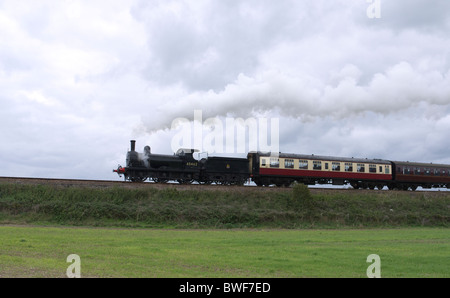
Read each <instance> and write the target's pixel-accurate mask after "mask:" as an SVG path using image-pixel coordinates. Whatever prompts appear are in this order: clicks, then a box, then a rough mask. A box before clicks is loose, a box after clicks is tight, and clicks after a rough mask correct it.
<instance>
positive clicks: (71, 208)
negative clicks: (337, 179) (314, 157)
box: [0, 181, 450, 229]
mask: <svg viewBox="0 0 450 298" xmlns="http://www.w3.org/2000/svg"><path fill="white" fill-rule="evenodd" d="M0 224H31V225H70V226H102V227H135V228H206V229H208V228H220V229H223V228H286V229H296V228H301V229H303V228H368V227H369V228H371V227H373V228H379V227H389V228H392V227H419V226H424V227H449V226H450V192H437V191H434V192H411V191H359V190H317V189H308V188H307V187H305V186H304V185H297V186H294V187H291V188H283V189H278V190H274V189H271V188H256V187H255V188H252V187H217V188H214V187H213V186H210V187H203V186H198V187H184V186H183V187H181V186H180V187H179V186H177V185H165V186H164V187H162V186H161V185H155V184H150V183H146V184H141V185H140V186H137V187H130V184H128V183H122V184H115V185H108V186H104V187H92V186H88V185H74V184H67V183H66V184H62V185H61V184H54V183H53V184H49V183H40V184H37V183H11V182H5V181H3V182H1V183H0Z"/></svg>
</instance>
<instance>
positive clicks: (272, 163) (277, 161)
mask: <svg viewBox="0 0 450 298" xmlns="http://www.w3.org/2000/svg"><path fill="white" fill-rule="evenodd" d="M270 167H271V168H279V167H280V159H279V158H271V159H270Z"/></svg>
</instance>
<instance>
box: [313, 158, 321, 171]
mask: <svg viewBox="0 0 450 298" xmlns="http://www.w3.org/2000/svg"><path fill="white" fill-rule="evenodd" d="M313 170H322V162H321V161H318V160H315V161H313Z"/></svg>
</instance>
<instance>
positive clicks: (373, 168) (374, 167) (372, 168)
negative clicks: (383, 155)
mask: <svg viewBox="0 0 450 298" xmlns="http://www.w3.org/2000/svg"><path fill="white" fill-rule="evenodd" d="M376 172H377V166H376V165H369V173H376Z"/></svg>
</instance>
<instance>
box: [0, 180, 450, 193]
mask: <svg viewBox="0 0 450 298" xmlns="http://www.w3.org/2000/svg"><path fill="white" fill-rule="evenodd" d="M1 183H12V184H25V185H55V186H62V187H72V186H78V187H92V188H108V187H125V188H130V189H135V188H148V187H152V188H157V189H165V188H168V187H171V188H175V189H177V190H221V191H238V192H245V191H263V192H268V191H278V192H280V191H281V192H283V191H290V189H291V188H290V187H257V186H252V185H244V186H230V185H200V184H178V183H153V182H142V183H132V182H125V181H110V180H86V179H58V178H27V177H1V176H0V184H1ZM310 191H311V193H313V194H318V193H330V192H333V193H349V192H360V193H367V194H373V193H390V194H395V193H402V194H404V193H409V194H411V195H416V194H417V195H421V194H423V193H424V192H430V193H431V192H432V193H433V194H436V195H438V194H442V195H450V191H449V190H446V189H444V190H442V191H440V190H423V191H422V190H420V191H419V190H418V191H414V192H413V191H401V190H387V189H385V190H368V189H357V190H355V189H353V188H329V187H310Z"/></svg>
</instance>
